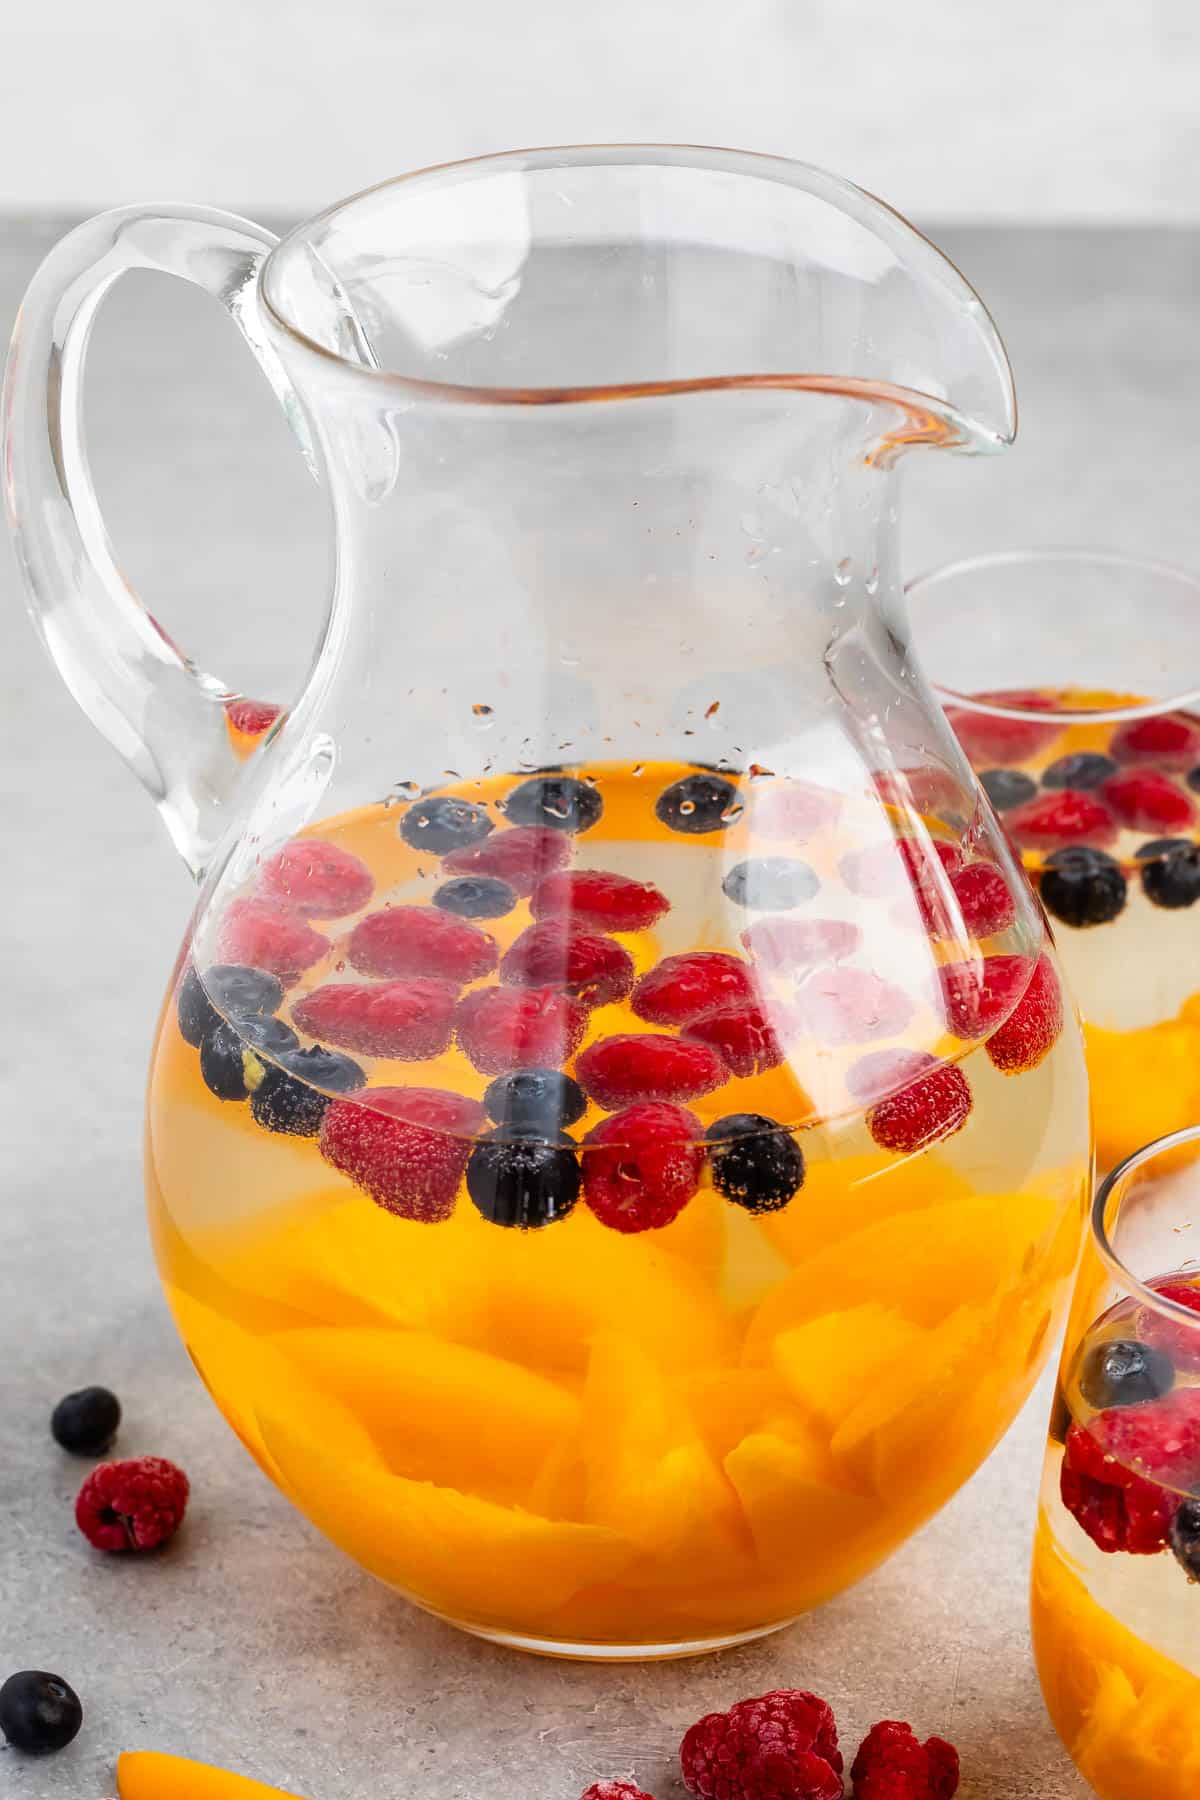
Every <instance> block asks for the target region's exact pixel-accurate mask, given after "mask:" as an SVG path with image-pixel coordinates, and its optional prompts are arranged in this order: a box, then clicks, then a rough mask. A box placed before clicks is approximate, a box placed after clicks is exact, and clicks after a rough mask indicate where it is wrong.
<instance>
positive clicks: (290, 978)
mask: <svg viewBox="0 0 1200 1800" xmlns="http://www.w3.org/2000/svg"><path fill="white" fill-rule="evenodd" d="M328 950H329V939H328V938H327V937H326V936H325V935H324V933H323V932H320V931H317V930H315V929H314V927H313V926H311V925H310V924H309V922H308V920H307V919H305V918H303V917H302V916H301V915H300V914H299V913H296V912H292V911H290V910H289V909H287V908H285V907H282V906H281V905H280V904H279V903H278V901H275V900H231V901H230V903H229V905H228V906H227V907H226V909H225V915H224V917H223V918H222V920H221V922H220V924H219V926H218V927H217V955H218V957H219V958H220V959H221V961H222V962H224V963H239V964H245V965H247V966H248V967H250V968H252V969H265V970H266V971H267V973H268V974H270V975H277V976H278V977H279V979H280V981H282V983H283V985H284V986H285V987H291V985H292V983H293V982H294V981H298V980H299V979H300V977H301V975H303V973H304V971H305V969H311V967H312V965H313V964H314V963H317V962H320V960H321V958H322V957H323V956H324V955H326V954H327V952H328Z"/></svg>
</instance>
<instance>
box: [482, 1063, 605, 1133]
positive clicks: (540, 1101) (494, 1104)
mask: <svg viewBox="0 0 1200 1800" xmlns="http://www.w3.org/2000/svg"><path fill="white" fill-rule="evenodd" d="M483 1104H484V1106H485V1107H486V1108H487V1113H488V1117H489V1118H490V1119H494V1120H495V1122H496V1124H497V1125H500V1126H502V1127H505V1128H507V1129H509V1130H512V1131H528V1132H532V1133H535V1134H537V1135H546V1136H552V1135H553V1134H554V1133H555V1132H557V1131H559V1130H561V1129H562V1127H563V1126H564V1125H574V1123H575V1122H576V1120H577V1119H581V1118H582V1117H583V1115H584V1113H585V1112H586V1111H587V1095H586V1094H585V1093H584V1091H583V1089H582V1088H581V1087H580V1085H579V1083H578V1082H577V1081H573V1080H572V1079H571V1077H570V1076H569V1075H564V1074H562V1073H561V1071H560V1070H558V1069H514V1070H513V1072H512V1074H511V1075H498V1076H497V1077H496V1079H495V1081H492V1082H489V1084H488V1086H487V1088H486V1090H485V1092H484V1096H483Z"/></svg>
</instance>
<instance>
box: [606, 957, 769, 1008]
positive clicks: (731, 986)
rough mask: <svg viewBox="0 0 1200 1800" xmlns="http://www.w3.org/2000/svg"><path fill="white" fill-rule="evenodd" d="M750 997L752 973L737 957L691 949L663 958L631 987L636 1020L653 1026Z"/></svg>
mask: <svg viewBox="0 0 1200 1800" xmlns="http://www.w3.org/2000/svg"><path fill="white" fill-rule="evenodd" d="M753 998H754V974H753V971H752V970H751V968H750V966H749V964H748V963H744V962H743V961H742V960H741V958H740V957H737V956H726V955H724V954H723V953H722V952H721V951H719V950H693V951H690V952H689V953H688V954H687V955H684V956H667V957H664V958H663V960H662V962H660V963H659V964H658V965H657V966H656V967H655V968H653V969H651V970H650V973H649V974H648V975H643V976H642V979H641V980H640V981H639V982H638V984H637V986H636V987H635V988H634V990H633V1001H632V1006H633V1010H634V1012H635V1013H636V1014H637V1016H638V1018H639V1019H648V1020H649V1021H650V1022H651V1024H654V1025H686V1024H688V1022H689V1021H690V1020H692V1019H698V1018H699V1017H700V1015H701V1013H706V1012H712V1011H713V1009H714V1007H718V1006H727V1005H732V1003H733V1002H734V1001H735V1000H752V999H753Z"/></svg>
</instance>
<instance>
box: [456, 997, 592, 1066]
mask: <svg viewBox="0 0 1200 1800" xmlns="http://www.w3.org/2000/svg"><path fill="white" fill-rule="evenodd" d="M587 1021H588V1009H587V1007H586V1006H585V1005H584V1003H583V1001H582V1000H573V999H572V998H571V996H570V995H569V994H560V993H556V992H555V990H554V989H553V988H514V987H498V988H480V989H478V990H477V991H476V992H475V993H473V994H468V995H467V997H466V999H465V1000H460V1001H459V1003H458V1010H457V1012H456V1013H455V1015H454V1027H455V1031H456V1033H457V1036H458V1042H459V1045H460V1046H461V1048H462V1050H463V1052H464V1054H465V1055H466V1056H467V1057H468V1058H469V1060H470V1061H471V1063H472V1064H473V1065H474V1066H475V1068H477V1069H478V1070H479V1072H480V1073H481V1074H482V1075H507V1074H509V1073H510V1072H511V1071H512V1070H514V1069H537V1068H544V1067H546V1066H548V1065H549V1066H553V1065H555V1064H561V1063H564V1062H566V1060H567V1058H568V1057H571V1056H574V1054H575V1052H576V1050H578V1048H579V1046H580V1044H581V1043H582V1042H583V1034H584V1032H585V1031H586V1029H587Z"/></svg>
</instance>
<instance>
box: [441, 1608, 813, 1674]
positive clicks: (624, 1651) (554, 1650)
mask: <svg viewBox="0 0 1200 1800" xmlns="http://www.w3.org/2000/svg"><path fill="white" fill-rule="evenodd" d="M425 1610H427V1611H429V1612H433V1609H432V1607H429V1608H426V1609H425ZM433 1617H434V1618H435V1619H441V1620H442V1622H443V1624H446V1625H453V1626H455V1627H456V1629H457V1630H459V1631H465V1632H468V1633H469V1634H470V1635H471V1636H472V1637H477V1638H483V1639H485V1641H486V1642H487V1643H489V1644H503V1645H504V1646H505V1648H506V1649H508V1650H524V1651H525V1652H526V1653H527V1654H528V1655H530V1656H547V1657H551V1658H553V1659H555V1660H556V1661H559V1662H605V1663H625V1662H629V1663H634V1662H678V1661H681V1660H682V1659H683V1658H684V1657H688V1656H711V1655H712V1654H713V1653H714V1652H715V1651H717V1650H735V1649H736V1648H737V1647H738V1645H739V1644H752V1643H753V1642H754V1641H755V1639H756V1638H765V1637H771V1636H773V1635H774V1633H775V1632H777V1631H786V1630H787V1628H788V1626H789V1625H794V1624H795V1620H794V1619H780V1620H778V1621H777V1622H776V1623H775V1624H773V1625H756V1626H755V1627H754V1628H753V1630H750V1631H730V1632H724V1633H722V1635H721V1636H720V1637H708V1638H685V1639H680V1640H679V1641H678V1642H675V1643H669V1642H667V1643H661V1644H608V1643H588V1642H581V1643H573V1642H572V1641H571V1640H570V1639H569V1638H541V1637H527V1636H525V1635H524V1634H523V1633H522V1632H519V1631H500V1630H493V1629H492V1628H491V1627H489V1626H487V1625H471V1624H468V1623H466V1622H465V1621H464V1620H462V1619H455V1618H453V1617H451V1615H450V1614H449V1613H439V1612H433Z"/></svg>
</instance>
